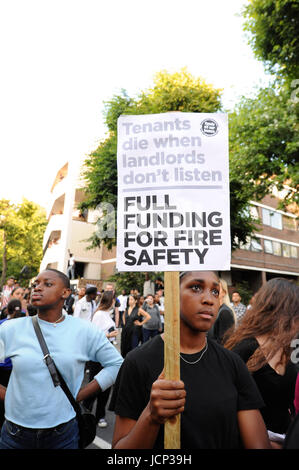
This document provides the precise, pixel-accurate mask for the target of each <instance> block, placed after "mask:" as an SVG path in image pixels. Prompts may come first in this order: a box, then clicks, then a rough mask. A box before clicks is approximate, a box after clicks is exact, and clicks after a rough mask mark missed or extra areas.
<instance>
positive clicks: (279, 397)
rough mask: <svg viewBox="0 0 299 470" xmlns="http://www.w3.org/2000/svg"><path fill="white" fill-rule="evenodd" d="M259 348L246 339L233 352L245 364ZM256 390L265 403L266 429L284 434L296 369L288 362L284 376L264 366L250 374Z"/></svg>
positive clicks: (292, 395)
mask: <svg viewBox="0 0 299 470" xmlns="http://www.w3.org/2000/svg"><path fill="white" fill-rule="evenodd" d="M258 347H259V344H258V342H257V340H256V339H255V338H247V339H244V340H242V341H241V342H240V343H239V344H237V345H236V346H235V347H234V348H233V351H234V352H236V353H237V354H239V356H240V357H241V358H242V359H243V360H244V362H245V363H246V362H247V361H248V359H249V358H250V357H251V356H252V354H253V353H254V351H255V350H256V349H257V348H258ZM252 377H253V378H254V380H255V382H256V384H257V386H258V389H259V391H260V393H261V395H262V397H263V400H264V402H265V407H264V408H262V409H261V413H262V415H263V418H264V421H265V423H266V426H267V429H269V430H270V431H273V432H277V433H279V434H284V433H285V432H286V431H287V429H288V427H289V425H290V423H291V413H290V411H289V410H291V412H292V410H293V402H294V396H295V385H296V378H297V369H296V367H295V365H294V364H292V363H291V362H289V363H288V364H287V366H286V371H285V374H284V375H279V374H277V373H276V372H275V370H274V369H273V368H272V367H271V366H269V364H266V365H264V366H263V367H261V368H260V369H259V370H257V371H256V372H253V373H252Z"/></svg>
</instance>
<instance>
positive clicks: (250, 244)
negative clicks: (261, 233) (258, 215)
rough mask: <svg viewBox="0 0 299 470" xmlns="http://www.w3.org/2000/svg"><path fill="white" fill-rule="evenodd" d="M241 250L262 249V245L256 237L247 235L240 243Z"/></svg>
mask: <svg viewBox="0 0 299 470" xmlns="http://www.w3.org/2000/svg"><path fill="white" fill-rule="evenodd" d="M240 249H241V250H248V251H256V252H257V251H263V247H262V245H261V243H260V241H258V240H257V239H256V238H250V237H248V238H247V239H246V243H240Z"/></svg>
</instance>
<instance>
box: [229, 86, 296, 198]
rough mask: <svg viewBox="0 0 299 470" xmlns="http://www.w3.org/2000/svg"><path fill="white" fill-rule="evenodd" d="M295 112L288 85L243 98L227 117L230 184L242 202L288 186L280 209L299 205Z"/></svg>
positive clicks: (270, 88) (267, 89) (294, 104)
mask: <svg viewBox="0 0 299 470" xmlns="http://www.w3.org/2000/svg"><path fill="white" fill-rule="evenodd" d="M298 108H299V106H298V103H296V102H295V101H294V100H293V99H292V98H291V93H290V90H289V88H288V86H287V85H284V86H282V87H280V88H279V89H276V88H275V86H273V87H269V88H266V89H261V90H259V92H258V93H257V95H256V97H254V98H250V99H249V98H243V99H242V100H241V101H240V103H239V104H238V106H237V107H236V109H235V111H234V112H233V113H232V114H231V115H230V168H231V170H230V181H231V186H234V187H235V186H238V185H239V186H240V191H241V194H240V197H241V198H245V199H246V198H249V199H254V200H257V201H258V200H260V199H262V198H263V197H264V196H265V195H266V194H267V193H269V192H270V190H272V189H273V187H276V188H277V189H278V190H282V189H283V188H286V183H287V184H288V187H289V190H288V192H287V194H286V196H285V198H284V200H283V201H282V204H283V206H287V205H288V204H290V203H292V202H296V203H297V204H298V203H299V192H298V190H299V158H298V154H299V139H298ZM247 190H248V193H246V191H247Z"/></svg>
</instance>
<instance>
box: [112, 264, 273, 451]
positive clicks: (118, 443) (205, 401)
mask: <svg viewBox="0 0 299 470" xmlns="http://www.w3.org/2000/svg"><path fill="white" fill-rule="evenodd" d="M219 290H220V286H219V277H218V276H217V274H216V273H214V272H211V271H198V272H197V271H196V272H186V273H181V276H180V368H181V380H179V381H173V380H166V379H165V378H164V373H163V367H164V335H163V334H162V335H157V336H155V337H154V338H152V339H151V340H150V341H147V342H146V343H144V344H143V345H142V346H140V347H139V348H138V349H134V350H133V351H131V352H129V353H128V354H127V356H126V359H125V360H124V363H123V365H122V367H121V369H120V372H119V374H118V377H117V380H116V383H115V387H114V392H113V396H112V401H111V404H110V409H112V410H114V411H115V413H116V420H115V428H114V435H113V441H112V447H113V448H115V449H151V448H155V449H163V448H164V426H163V425H164V423H165V421H166V420H167V419H171V418H172V417H174V416H176V415H178V414H180V415H181V448H182V449H237V448H270V443H269V439H268V435H267V431H266V427H265V424H264V421H263V419H262V416H261V414H260V412H259V408H260V407H262V406H263V404H264V403H263V400H262V398H261V396H260V393H259V391H258V389H257V386H256V384H255V382H254V380H253V379H252V377H251V376H250V373H249V372H248V369H247V367H246V365H245V364H244V362H243V361H242V359H241V358H240V357H239V356H238V355H237V354H235V353H233V352H231V351H228V350H227V349H225V348H224V347H223V346H222V345H220V344H218V343H217V342H215V341H213V340H209V339H208V338H207V332H208V330H209V329H210V328H211V327H212V325H213V323H214V322H215V320H216V317H217V312H218V310H219Z"/></svg>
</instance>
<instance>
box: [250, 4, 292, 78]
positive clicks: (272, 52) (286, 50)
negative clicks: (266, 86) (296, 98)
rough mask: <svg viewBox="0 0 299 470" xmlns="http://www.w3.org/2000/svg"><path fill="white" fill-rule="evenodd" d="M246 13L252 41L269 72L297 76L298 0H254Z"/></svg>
mask: <svg viewBox="0 0 299 470" xmlns="http://www.w3.org/2000/svg"><path fill="white" fill-rule="evenodd" d="M243 16H244V18H245V20H246V21H245V25H244V26H245V30H247V31H248V32H249V33H250V36H249V43H250V45H251V46H252V49H253V51H254V53H255V55H256V57H257V58H258V59H259V60H262V61H263V62H264V63H265V66H266V67H267V69H268V71H270V72H272V73H273V72H274V73H279V74H280V75H282V76H284V77H289V78H294V79H298V78H299V35H298V31H299V2H298V0H251V1H250V2H249V4H248V5H247V6H246V7H245V9H244V10H243Z"/></svg>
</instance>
